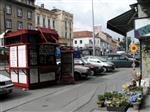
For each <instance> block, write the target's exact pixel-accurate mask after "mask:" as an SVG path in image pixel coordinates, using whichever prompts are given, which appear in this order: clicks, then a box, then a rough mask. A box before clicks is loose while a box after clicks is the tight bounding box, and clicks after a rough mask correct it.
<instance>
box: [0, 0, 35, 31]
mask: <svg viewBox="0 0 150 112" xmlns="http://www.w3.org/2000/svg"><path fill="white" fill-rule="evenodd" d="M34 11H35V0H0V33H2V32H4V31H5V30H7V29H9V30H11V31H17V30H19V29H23V28H25V29H33V28H34V27H35V22H34V21H35V15H34Z"/></svg>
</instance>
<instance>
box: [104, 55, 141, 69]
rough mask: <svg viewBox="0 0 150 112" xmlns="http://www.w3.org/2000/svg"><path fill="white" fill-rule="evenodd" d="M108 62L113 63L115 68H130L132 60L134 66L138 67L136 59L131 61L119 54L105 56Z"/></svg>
mask: <svg viewBox="0 0 150 112" xmlns="http://www.w3.org/2000/svg"><path fill="white" fill-rule="evenodd" d="M106 58H107V59H108V60H110V61H111V62H113V63H114V64H115V66H116V67H132V65H133V60H134V62H135V66H136V67H138V66H139V61H137V60H136V59H133V58H132V59H131V58H128V57H127V56H126V55H121V54H109V55H107V56H106Z"/></svg>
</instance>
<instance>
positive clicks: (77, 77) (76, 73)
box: [74, 72, 81, 80]
mask: <svg viewBox="0 0 150 112" xmlns="http://www.w3.org/2000/svg"><path fill="white" fill-rule="evenodd" d="M79 79H81V76H80V73H78V72H75V73H74V80H79Z"/></svg>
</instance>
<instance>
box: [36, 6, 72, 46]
mask: <svg viewBox="0 0 150 112" xmlns="http://www.w3.org/2000/svg"><path fill="white" fill-rule="evenodd" d="M35 18H36V20H35V25H36V26H37V27H38V26H40V27H45V28H52V29H55V30H56V31H57V32H58V34H59V40H58V42H59V43H60V44H63V45H68V46H72V42H73V15H72V14H70V13H68V12H65V11H63V10H59V9H52V10H48V9H46V8H44V4H42V5H41V6H36V11H35Z"/></svg>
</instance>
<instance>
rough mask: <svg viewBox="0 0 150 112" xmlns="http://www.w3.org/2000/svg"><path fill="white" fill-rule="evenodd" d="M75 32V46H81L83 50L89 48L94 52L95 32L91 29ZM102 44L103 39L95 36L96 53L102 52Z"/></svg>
mask: <svg viewBox="0 0 150 112" xmlns="http://www.w3.org/2000/svg"><path fill="white" fill-rule="evenodd" d="M73 34H74V39H73V47H75V48H80V49H82V50H85V49H88V50H90V51H91V52H92V50H93V49H92V47H93V33H92V32H91V31H79V32H74V33H73ZM100 44H101V39H100V38H98V37H95V52H96V55H99V54H100V50H101V48H100ZM91 54H92V53H91Z"/></svg>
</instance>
